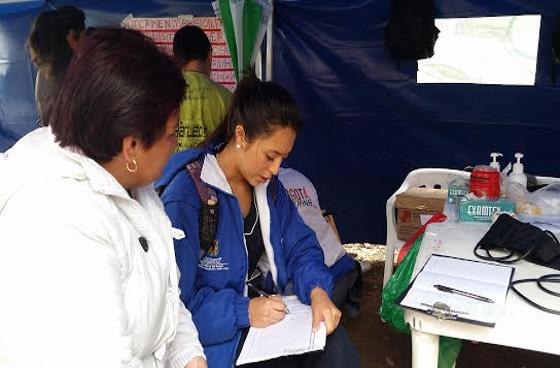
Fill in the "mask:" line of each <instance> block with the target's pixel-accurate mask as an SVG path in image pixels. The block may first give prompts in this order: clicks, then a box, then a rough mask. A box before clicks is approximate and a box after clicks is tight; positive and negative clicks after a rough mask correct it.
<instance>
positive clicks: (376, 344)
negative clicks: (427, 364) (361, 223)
mask: <svg viewBox="0 0 560 368" xmlns="http://www.w3.org/2000/svg"><path fill="white" fill-rule="evenodd" d="M382 281H383V262H374V263H373V266H372V268H371V270H369V271H368V272H366V273H365V274H364V297H363V302H362V308H361V313H360V316H359V317H357V318H354V319H347V320H343V325H344V326H345V328H346V330H347V331H348V333H349V335H350V338H351V339H352V341H353V342H354V343H355V344H356V346H357V348H358V350H359V351H360V355H361V359H362V364H361V366H362V367H364V368H387V367H388V368H401V367H402V368H408V367H410V366H411V344H410V336H409V335H405V334H400V333H397V332H395V331H394V330H392V329H391V328H390V327H389V326H386V325H385V324H383V322H381V319H380V318H379V314H378V310H379V304H380V302H381V289H382ZM520 333H522V332H521V331H520ZM559 333H560V332H559ZM558 343H559V344H560V341H559V342H558ZM477 367H489V368H490V367H491V368H549V367H550V368H559V367H560V356H555V355H550V354H543V353H537V352H533V351H527V350H521V349H514V348H508V347H503V346H497V345H491V344H483V343H472V342H464V343H463V348H462V350H461V353H460V354H459V358H458V361H457V364H456V368H477Z"/></svg>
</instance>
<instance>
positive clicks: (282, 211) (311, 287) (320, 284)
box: [275, 183, 341, 334]
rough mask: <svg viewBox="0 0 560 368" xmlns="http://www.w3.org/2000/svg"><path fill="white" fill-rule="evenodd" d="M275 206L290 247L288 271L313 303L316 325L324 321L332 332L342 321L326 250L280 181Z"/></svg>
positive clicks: (304, 298)
mask: <svg viewBox="0 0 560 368" xmlns="http://www.w3.org/2000/svg"><path fill="white" fill-rule="evenodd" d="M278 186H279V187H280V188H278V194H277V199H276V203H275V206H276V209H277V211H278V214H279V216H280V219H281V226H282V234H283V237H284V244H286V246H287V251H288V272H289V275H290V277H291V279H292V280H293V281H294V287H295V291H296V294H297V295H298V298H299V299H300V300H301V301H302V302H303V303H307V304H311V309H312V314H313V328H314V330H316V329H317V328H318V327H319V323H320V322H325V325H326V327H327V334H330V333H331V332H332V331H334V329H335V328H336V327H337V326H338V323H339V322H340V316H341V312H340V310H338V308H337V307H336V306H335V305H334V304H333V303H332V301H331V300H330V296H329V294H330V292H331V290H332V286H333V285H332V276H331V273H330V271H329V269H328V267H327V266H326V265H325V263H324V258H323V251H322V250H321V247H320V245H319V241H318V240H317V237H316V235H315V233H314V232H313V230H312V229H311V228H310V227H309V226H307V225H306V224H305V222H304V221H303V219H302V218H301V216H300V215H299V213H298V211H297V209H296V208H295V206H294V204H293V203H292V201H291V200H290V198H288V196H287V194H286V191H285V190H284V188H283V187H282V185H281V184H280V183H278Z"/></svg>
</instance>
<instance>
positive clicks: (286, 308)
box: [247, 282, 290, 314]
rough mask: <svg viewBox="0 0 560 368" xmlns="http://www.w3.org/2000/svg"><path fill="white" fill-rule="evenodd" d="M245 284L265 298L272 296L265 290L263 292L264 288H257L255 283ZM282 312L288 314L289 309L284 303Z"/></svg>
mask: <svg viewBox="0 0 560 368" xmlns="http://www.w3.org/2000/svg"><path fill="white" fill-rule="evenodd" d="M247 286H249V287H250V288H251V289H253V291H254V292H255V293H257V294H259V295H260V296H264V297H265V298H270V297H271V296H272V295H270V294H268V293H267V292H265V291H264V290H262V289H259V288H258V287H256V286H255V285H253V284H251V283H250V282H248V283H247ZM284 313H286V314H290V310H289V309H288V306H287V305H286V304H284Z"/></svg>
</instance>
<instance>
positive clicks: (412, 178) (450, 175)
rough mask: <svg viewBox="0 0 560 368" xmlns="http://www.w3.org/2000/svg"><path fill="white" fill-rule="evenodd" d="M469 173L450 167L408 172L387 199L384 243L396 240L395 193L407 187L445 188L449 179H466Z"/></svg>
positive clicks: (392, 242)
mask: <svg viewBox="0 0 560 368" xmlns="http://www.w3.org/2000/svg"><path fill="white" fill-rule="evenodd" d="M469 177H470V173H469V172H467V171H461V170H452V169H416V170H413V171H411V172H410V173H408V175H407V176H406V178H405V179H404V181H403V183H402V184H401V186H400V187H399V189H397V191H396V192H395V193H393V194H392V195H391V197H390V198H389V199H388V200H387V206H386V216H387V242H386V243H385V244H390V243H391V244H395V243H396V242H397V224H396V214H395V199H396V197H397V194H399V193H402V192H405V191H406V190H407V189H409V188H419V187H425V188H440V189H447V186H448V184H449V182H450V181H452V180H454V179H456V178H465V179H468V178H469Z"/></svg>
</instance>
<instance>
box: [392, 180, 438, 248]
mask: <svg viewBox="0 0 560 368" xmlns="http://www.w3.org/2000/svg"><path fill="white" fill-rule="evenodd" d="M446 200H447V189H430V188H410V189H408V190H407V191H406V192H403V193H400V194H397V198H396V200H395V208H396V209H397V238H398V239H399V240H407V239H408V238H409V237H410V236H412V235H413V234H414V233H415V232H416V230H418V228H420V226H422V222H421V220H420V215H433V214H435V213H439V212H442V211H443V207H444V206H445V201H446Z"/></svg>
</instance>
